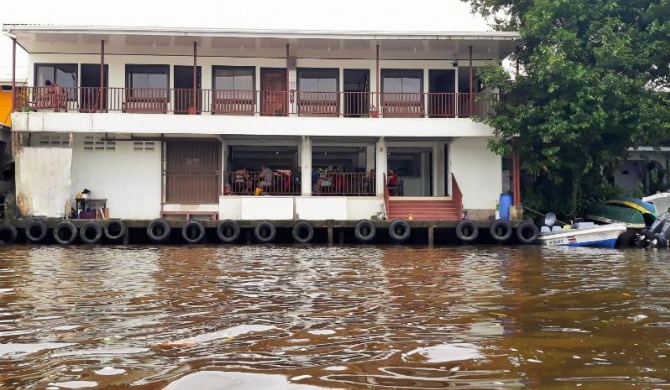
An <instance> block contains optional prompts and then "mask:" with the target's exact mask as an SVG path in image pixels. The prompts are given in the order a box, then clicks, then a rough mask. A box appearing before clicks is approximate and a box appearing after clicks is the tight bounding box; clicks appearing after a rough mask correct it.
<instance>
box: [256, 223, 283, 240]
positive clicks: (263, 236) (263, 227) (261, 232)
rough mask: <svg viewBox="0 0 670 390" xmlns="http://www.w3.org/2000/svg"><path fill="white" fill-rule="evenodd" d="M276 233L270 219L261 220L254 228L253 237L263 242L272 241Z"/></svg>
mask: <svg viewBox="0 0 670 390" xmlns="http://www.w3.org/2000/svg"><path fill="white" fill-rule="evenodd" d="M276 235H277V229H276V228H275V226H274V225H273V224H272V223H271V222H270V221H261V222H260V223H259V224H258V225H256V227H255V228H254V237H256V239H257V240H258V241H260V242H262V243H263V244H267V243H269V242H272V241H273V240H274V239H275V236H276Z"/></svg>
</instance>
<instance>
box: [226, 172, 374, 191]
mask: <svg viewBox="0 0 670 390" xmlns="http://www.w3.org/2000/svg"><path fill="white" fill-rule="evenodd" d="M225 177H226V185H227V189H228V190H227V191H225V193H226V194H228V195H253V194H255V193H256V192H257V190H256V189H257V188H260V190H261V191H260V193H262V194H268V195H300V193H301V192H302V191H301V186H302V184H301V181H300V179H299V175H298V174H297V173H293V172H291V171H289V170H275V171H274V172H273V176H272V179H271V180H270V181H267V180H264V177H263V174H262V172H258V171H247V170H241V169H240V170H236V171H234V172H228V173H227V174H226V176H225ZM265 179H266V178H265ZM373 180H374V178H372V179H370V177H369V176H368V175H367V174H366V173H364V172H360V173H359V172H332V173H331V172H324V173H321V174H320V175H319V177H318V178H317V179H316V180H315V181H313V183H312V193H313V194H314V195H324V196H373V195H374V188H375V187H374V183H373V182H372V181H373Z"/></svg>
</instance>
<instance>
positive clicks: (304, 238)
mask: <svg viewBox="0 0 670 390" xmlns="http://www.w3.org/2000/svg"><path fill="white" fill-rule="evenodd" d="M304 231H306V232H307V234H306V235H303V234H302V233H303V232H304ZM291 235H292V236H293V239H294V240H295V242H297V243H299V244H307V243H309V242H310V241H312V239H313V238H314V228H313V227H312V225H310V224H309V222H307V221H300V222H298V223H297V224H296V225H295V226H294V227H293V230H292V231H291Z"/></svg>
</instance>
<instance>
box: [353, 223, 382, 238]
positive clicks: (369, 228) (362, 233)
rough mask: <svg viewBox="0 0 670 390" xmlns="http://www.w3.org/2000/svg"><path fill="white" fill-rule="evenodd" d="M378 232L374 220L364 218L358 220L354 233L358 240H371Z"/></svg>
mask: <svg viewBox="0 0 670 390" xmlns="http://www.w3.org/2000/svg"><path fill="white" fill-rule="evenodd" d="M366 233H367V234H366ZM376 234H377V228H375V225H374V224H373V223H372V221H370V220H367V219H362V220H360V221H358V222H356V227H354V235H355V236H356V239H357V240H358V241H361V242H370V241H372V240H373V239H374V238H375V235H376Z"/></svg>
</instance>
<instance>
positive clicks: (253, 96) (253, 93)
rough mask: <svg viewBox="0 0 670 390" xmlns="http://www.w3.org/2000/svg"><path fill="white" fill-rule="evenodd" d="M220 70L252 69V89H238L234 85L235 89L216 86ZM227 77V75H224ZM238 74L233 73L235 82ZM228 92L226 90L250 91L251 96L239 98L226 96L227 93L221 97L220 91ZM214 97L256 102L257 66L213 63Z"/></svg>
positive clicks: (216, 98)
mask: <svg viewBox="0 0 670 390" xmlns="http://www.w3.org/2000/svg"><path fill="white" fill-rule="evenodd" d="M218 70H232V71H243V70H246V71H251V89H250V90H248V89H236V88H235V87H234V86H233V89H221V88H217V87H216V81H217V78H218V76H217V74H216V72H217V71H218ZM222 77H225V76H222ZM235 77H236V75H233V83H234V81H235ZM219 91H221V92H226V91H245V92H246V91H248V92H249V94H250V95H251V97H250V98H249V99H246V98H237V97H232V98H229V97H226V96H225V93H224V96H221V97H219V96H218V92H219ZM212 98H213V99H214V100H245V101H248V102H249V103H256V67H255V66H238V65H233V66H231V65H212Z"/></svg>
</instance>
